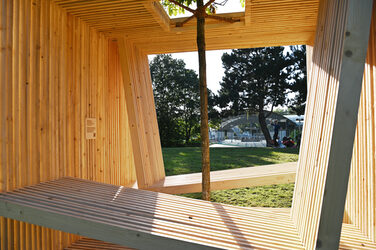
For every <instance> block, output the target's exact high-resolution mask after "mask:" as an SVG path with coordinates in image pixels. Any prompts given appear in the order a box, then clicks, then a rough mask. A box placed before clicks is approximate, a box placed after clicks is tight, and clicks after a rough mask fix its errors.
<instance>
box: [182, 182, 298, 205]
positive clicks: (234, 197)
mask: <svg viewBox="0 0 376 250" xmlns="http://www.w3.org/2000/svg"><path fill="white" fill-rule="evenodd" d="M293 193H294V184H280V185H270V186H261V187H248V188H238V189H231V190H218V191H213V192H211V201H213V202H218V203H225V204H230V205H236V206H242V207H291V203H292V196H293ZM180 196H184V197H189V198H194V199H201V193H192V194H181V195H180Z"/></svg>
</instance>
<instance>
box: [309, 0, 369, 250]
mask: <svg viewBox="0 0 376 250" xmlns="http://www.w3.org/2000/svg"><path fill="white" fill-rule="evenodd" d="M346 8H347V9H346V12H347V19H346V26H345V27H346V29H345V37H344V38H343V39H344V40H343V43H344V44H343V51H342V63H341V71H340V78H339V88H338V96H337V104H336V111H335V119H334V125H333V133H332V138H331V145H330V152H329V160H328V170H327V174H326V181H325V190H324V197H323V201H322V207H321V213H320V215H321V216H320V221H319V230H318V237H317V242H316V249H328V250H329V249H338V246H339V240H340V236H341V228H342V220H343V212H344V206H345V200H346V194H347V185H348V179H349V172H350V165H351V156H352V150H353V144H354V136H355V129H356V122H357V117H358V108H359V98H360V92H361V86H362V76H363V70H364V62H365V58H366V51H367V44H368V37H369V30H370V23H371V13H372V0H364V1H356V0H349V1H348V2H347V7H346Z"/></svg>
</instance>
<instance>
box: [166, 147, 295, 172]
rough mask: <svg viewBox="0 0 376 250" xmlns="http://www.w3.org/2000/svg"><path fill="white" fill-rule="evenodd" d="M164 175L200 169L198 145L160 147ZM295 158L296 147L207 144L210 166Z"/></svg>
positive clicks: (235, 166) (229, 167)
mask: <svg viewBox="0 0 376 250" xmlns="http://www.w3.org/2000/svg"><path fill="white" fill-rule="evenodd" d="M162 151H163V160H164V164H165V169H166V175H167V176H169V175H178V174H189V173H198V172H201V149H200V148H199V147H196V148H188V147H187V148H185V147H181V148H163V149H162ZM297 160H298V149H296V148H291V149H289V148H280V149H273V148H211V149H210V162H211V166H210V168H211V170H212V171H215V170H224V169H233V168H241V167H251V166H260V165H267V164H276V163H284V162H293V161H297Z"/></svg>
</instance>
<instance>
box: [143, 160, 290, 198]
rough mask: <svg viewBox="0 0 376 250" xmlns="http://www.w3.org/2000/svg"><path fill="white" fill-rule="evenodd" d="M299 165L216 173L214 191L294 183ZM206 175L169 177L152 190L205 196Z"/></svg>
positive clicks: (266, 166)
mask: <svg viewBox="0 0 376 250" xmlns="http://www.w3.org/2000/svg"><path fill="white" fill-rule="evenodd" d="M296 168H297V162H290V163H283V164H272V165H265V166H257V167H245V168H237V169H228V170H219V171H212V172H211V173H210V188H211V190H223V189H232V188H242V187H252V186H262V185H272V184H286V183H293V182H294V181H295V176H296ZM201 182H202V174H201V173H193V174H183V175H175V176H168V177H166V178H165V179H164V180H162V181H160V182H158V183H156V184H154V185H153V186H151V187H149V188H148V190H152V191H156V192H162V193H167V194H183V193H196V192H201V190H202V186H201Z"/></svg>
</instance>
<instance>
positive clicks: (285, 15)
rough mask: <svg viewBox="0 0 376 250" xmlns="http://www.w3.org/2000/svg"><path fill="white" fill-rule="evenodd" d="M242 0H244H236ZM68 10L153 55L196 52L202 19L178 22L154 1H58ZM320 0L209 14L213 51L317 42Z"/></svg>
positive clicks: (271, 0)
mask: <svg viewBox="0 0 376 250" xmlns="http://www.w3.org/2000/svg"><path fill="white" fill-rule="evenodd" d="M230 1H238V0H230ZM55 2H56V3H57V4H58V5H59V6H61V7H62V8H64V9H65V10H66V11H67V12H69V13H70V14H72V15H75V16H77V17H79V18H81V19H82V20H83V21H85V22H86V23H88V24H89V25H90V26H91V27H93V28H95V29H97V30H98V31H101V32H104V33H106V34H107V35H109V36H114V37H116V36H126V37H127V38H128V39H129V40H130V41H133V42H134V43H136V44H137V45H138V46H140V47H141V48H142V49H143V50H144V51H145V52H146V53H148V54H158V53H173V52H183V51H194V50H197V48H196V28H195V25H196V22H195V21H194V20H192V21H190V22H188V23H186V24H184V26H183V27H176V23H177V22H181V21H183V20H184V18H178V19H170V18H169V17H168V15H167V14H166V13H165V11H164V10H163V8H162V7H161V5H160V4H159V2H158V1H153V0H91V1H87V0H86V1H85V0H55ZM318 5H319V0H246V7H245V12H239V13H230V14H222V15H223V16H226V17H236V18H237V19H240V21H239V22H235V23H227V22H223V21H218V20H213V19H207V25H206V46H207V49H208V50H214V49H233V48H250V47H265V46H281V45H297V44H313V41H314V34H315V30H316V19H317V11H318Z"/></svg>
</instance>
